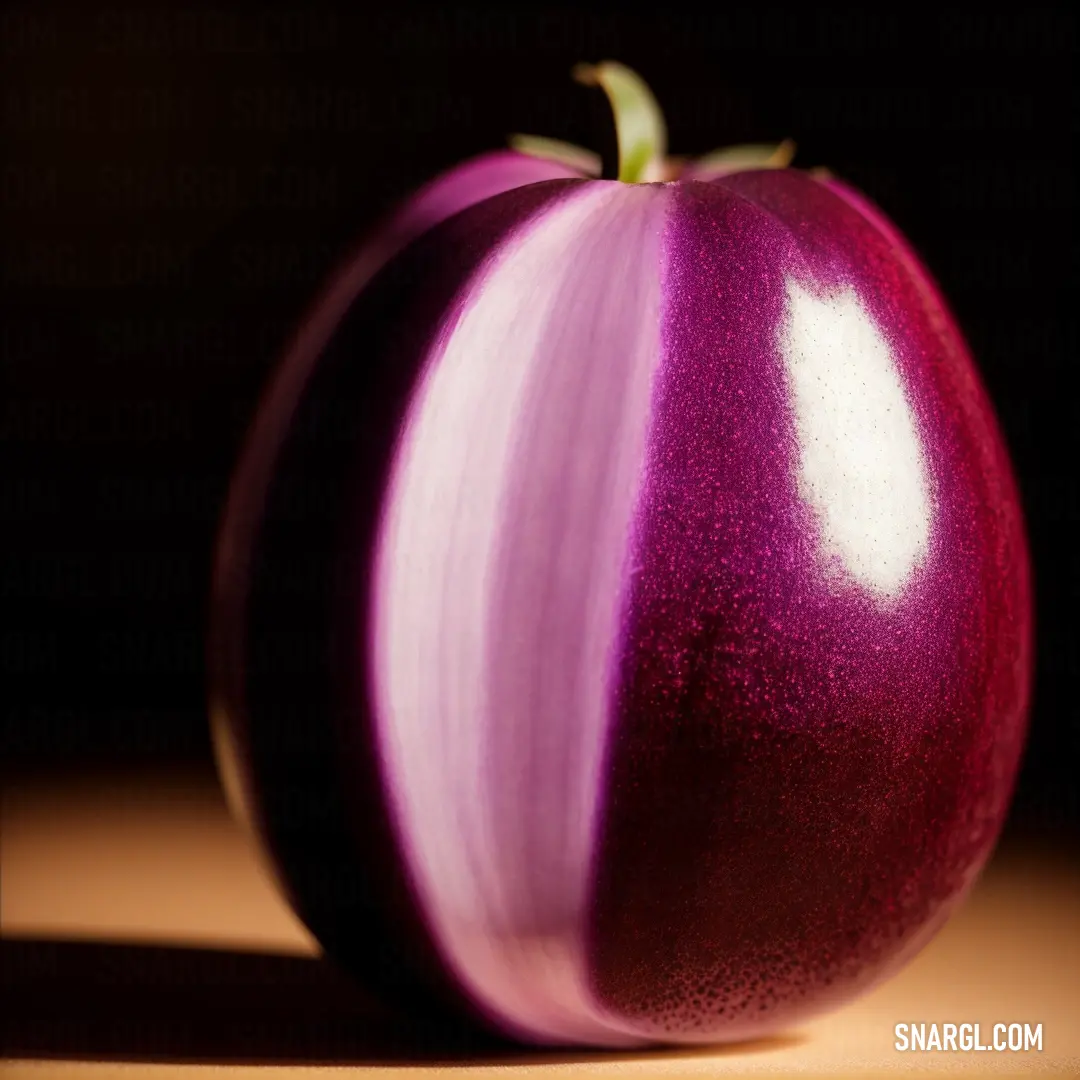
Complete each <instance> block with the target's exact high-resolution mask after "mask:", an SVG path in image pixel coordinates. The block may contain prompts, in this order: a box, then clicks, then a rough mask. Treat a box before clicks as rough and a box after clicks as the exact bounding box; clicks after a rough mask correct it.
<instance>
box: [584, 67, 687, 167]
mask: <svg viewBox="0 0 1080 1080" xmlns="http://www.w3.org/2000/svg"><path fill="white" fill-rule="evenodd" d="M573 75H574V78H575V79H577V81H578V82H580V83H582V84H583V85H585V86H599V87H600V88H601V89H602V90H603V91H604V93H605V94H607V98H608V101H609V102H610V103H611V111H612V113H613V114H614V116H615V135H616V138H617V139H618V143H619V180H621V181H622V182H623V183H624V184H647V183H651V182H654V181H657V180H662V179H664V157H665V155H666V154H667V126H666V125H665V123H664V114H663V113H662V112H661V111H660V106H659V105H658V104H657V103H656V98H654V97H653V95H652V91H651V90H650V89H649V88H648V87H647V86H646V85H645V82H644V81H643V80H642V79H641V77H640V76H639V75H637V74H635V73H634V72H633V71H631V70H630V69H629V68H628V67H625V66H624V65H623V64H618V63H615V61H613V60H606V61H604V63H602V64H578V65H577V66H576V67H575V68H574V71H573Z"/></svg>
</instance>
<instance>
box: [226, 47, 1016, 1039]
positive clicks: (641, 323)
mask: <svg viewBox="0 0 1080 1080" xmlns="http://www.w3.org/2000/svg"><path fill="white" fill-rule="evenodd" d="M584 77H585V78H587V79H590V80H591V81H594V82H599V83H600V84H601V85H603V86H604V88H605V89H606V90H607V92H608V93H609V96H610V97H611V98H612V101H613V104H614V106H615V110H616V116H617V121H618V125H619V137H620V159H621V174H620V175H621V179H620V181H602V180H595V179H589V178H587V177H586V176H584V175H583V173H582V167H583V166H584V168H586V169H589V170H593V163H592V162H591V161H590V159H589V158H588V157H587V156H583V155H582V154H581V152H577V151H573V152H572V153H568V152H567V151H566V148H563V147H555V148H554V151H553V149H552V145H551V144H544V143H542V142H541V141H539V140H524V141H521V142H519V144H518V145H523V146H526V147H527V148H528V149H530V150H531V151H534V152H542V153H546V154H550V153H552V152H554V153H556V154H557V156H559V157H560V159H561V160H560V161H553V160H551V159H550V158H539V157H536V156H532V155H530V154H523V153H520V152H516V153H515V152H504V153H499V154H492V155H489V156H486V157H482V158H479V159H476V160H474V161H472V162H468V163H466V164H465V165H462V166H460V167H459V168H458V169H456V170H453V171H451V172H450V173H448V174H446V175H445V176H443V177H441V178H439V179H438V180H436V181H434V182H433V183H432V184H431V185H429V186H428V187H427V188H426V189H424V190H423V191H422V192H420V193H419V194H418V195H417V196H415V197H414V198H413V199H412V200H411V201H410V202H408V203H406V204H405V206H404V207H403V208H402V210H401V211H399V213H398V215H397V216H396V217H394V218H393V219H392V220H391V221H390V222H389V223H388V224H387V225H386V226H384V227H383V228H382V230H381V231H379V232H378V233H377V234H376V236H375V237H374V238H373V239H372V240H371V241H370V242H369V244H368V245H366V246H365V247H364V248H363V249H362V250H361V251H360V253H359V254H358V255H357V256H356V258H355V260H353V261H352V262H351V263H350V264H349V265H348V266H347V267H346V268H345V269H344V271H343V273H342V274H341V275H340V276H339V277H338V279H337V281H336V282H335V284H334V285H333V286H332V287H331V289H330V290H329V292H328V294H327V296H326V297H325V298H324V300H323V301H322V302H321V303H320V304H319V305H318V306H317V307H316V308H315V310H314V313H313V315H312V316H311V318H310V319H309V320H308V322H307V323H306V325H305V326H304V327H303V329H302V330H301V332H300V334H299V335H298V337H297V340H296V342H295V343H294V345H293V347H292V348H291V350H290V351H289V353H288V355H287V356H286V358H285V360H284V362H283V365H282V367H281V369H280V371H279V373H278V376H277V380H276V382H275V384H274V385H273V387H272V389H271V392H270V394H269V396H268V398H267V400H266V403H265V405H264V407H263V409H262V411H261V413H260V416H259V418H258V420H257V423H256V425H255V428H254V430H253V433H252V435H251V438H250V440H249V443H248V446H247V449H246V451H245V455H244V458H243V460H242V462H241V464H240V467H239V469H238V472H237V476H236V479H235V482H234V486H233V490H232V493H231V496H230V502H229V507H228V510H227V514H226V519H225V524H224V528H223V533H222V538H221V547H220V552H219V562H218V570H217V577H216V585H215V613H216V615H215V622H214V627H213V636H212V644H211V661H212V664H213V667H214V672H215V677H214V689H213V709H214V716H215V735H216V738H217V743H218V748H219V758H220V760H221V762H222V767H223V772H224V774H225V777H226V781H227V783H228V784H229V786H230V788H231V790H232V793H233V795H234V796H235V798H236V800H237V801H238V802H239V803H243V804H244V806H245V807H246V810H245V813H247V814H248V815H249V817H250V818H251V820H252V823H253V825H254V827H255V828H256V830H257V831H258V833H259V834H260V836H261V837H262V838H263V840H264V841H265V843H266V845H267V846H268V848H269V850H270V852H271V854H272V857H273V859H274V860H275V864H276V866H277V868H278V871H279V875H280V876H281V878H282V880H283V883H284V885H285V887H286V888H287V889H288V890H289V891H290V893H291V895H292V897H293V899H294V902H295V904H296V906H297V908H298V910H299V912H300V913H301V915H302V916H303V917H304V918H305V919H306V920H307V922H308V924H309V925H310V926H311V927H312V929H313V931H314V932H315V933H316V935H317V936H319V937H320V939H321V940H322V941H323V943H324V944H325V945H326V947H327V949H328V951H329V952H330V953H331V954H332V955H336V956H338V957H340V958H341V959H342V960H343V961H344V962H345V963H346V964H348V965H349V966H350V967H351V968H352V969H353V970H355V971H356V972H357V973H358V974H359V976H360V977H361V978H363V979H365V980H366V981H368V982H370V983H371V984H372V985H374V986H375V987H376V988H377V989H378V990H379V991H380V992H382V993H384V994H385V995H387V996H388V997H389V998H393V999H396V1000H397V1001H398V1002H399V1003H404V1002H408V1003H410V1005H411V1007H414V1008H416V1009H419V1010H425V1011H428V1012H446V1011H449V1012H451V1013H453V1012H454V1011H455V1009H458V1010H460V1011H461V1012H462V1013H463V1014H466V1015H471V1016H473V1017H475V1018H478V1019H480V1020H481V1021H482V1022H484V1023H486V1024H487V1025H488V1026H490V1027H493V1028H494V1029H496V1030H499V1031H501V1032H503V1033H505V1034H509V1035H511V1036H513V1037H516V1038H519V1039H523V1040H527V1041H534V1042H558V1043H567V1042H569V1043H588V1044H596V1045H609V1046H616V1045H632V1044H635V1043H641V1042H648V1041H721V1040H730V1039H741V1038H748V1037H753V1036H759V1035H762V1034H765V1033H768V1032H770V1031H773V1030H776V1029H777V1028H781V1027H784V1026H787V1025H789V1024H790V1023H791V1022H793V1021H794V1020H796V1019H798V1018H801V1017H803V1016H805V1015H808V1014H810V1013H812V1012H816V1011H820V1010H822V1009H825V1008H828V1007H831V1006H833V1005H834V1004H836V1003H838V1002H840V1001H842V1000H844V999H847V998H850V997H851V996H852V995H854V994H856V993H858V992H860V991H861V990H863V989H864V988H866V987H867V986H869V985H870V984H872V983H874V982H876V981H878V980H880V979H881V978H882V977H884V976H886V975H888V974H890V973H891V972H893V971H894V970H895V969H896V968H897V967H898V966H899V965H900V964H902V963H903V962H904V961H906V960H907V959H908V958H910V957H911V955H912V954H913V953H914V952H915V951H916V950H917V949H918V948H920V947H921V946H922V945H923V944H924V943H925V942H926V941H927V940H928V938H929V937H930V936H931V935H932V933H933V932H934V931H935V930H936V929H937V928H938V927H939V926H940V925H941V923H942V922H943V921H944V919H945V918H946V916H947V915H948V913H949V912H950V911H951V910H952V909H953V907H954V906H955V905H956V903H957V902H958V900H959V899H960V898H961V897H962V896H963V895H964V893H965V891H966V889H967V888H968V886H969V885H970V883H971V881H972V879H973V877H974V875H975V874H976V873H977V872H978V870H979V868H980V867H981V866H982V864H983V863H984V862H985V860H986V858H987V856H988V854H989V852H990V849H991V847H992V845H993V843H994V840H995V838H996V836H997V834H998V832H999V830H1000V827H1001V823H1002V820H1003V817H1004V814H1005V811H1006V808H1007V804H1008V800H1009V795H1010V792H1011V789H1012V785H1013V781H1014V777H1015V773H1016V768H1017V763H1018V759H1019V755H1020V752H1021V748H1022V742H1023V736H1024V730H1025V721H1026V709H1027V700H1028V694H1029V683H1030V674H1031V664H1032V659H1031V652H1032V645H1031V637H1032V633H1031V595H1030V572H1029V567H1028V555H1027V548H1026V542H1025V537H1024V531H1023V523H1022V517H1021V511H1020V505H1019V499H1018V495H1017V491H1016V488H1015V484H1014V481H1013V478H1012V474H1011V470H1010V466H1009V461H1008V458H1007V454H1006V450H1005V447H1004V444H1003V442H1002V438H1001V435H1000V433H999V431H998V428H997V425H996V422H995V420H994V416H993V412H992V409H991V406H990V403H989V401H988V399H987V396H986V393H985V391H984V389H983V387H982V386H981V384H980V382H979V378H978V374H977V372H976V370H975V367H974V365H973V363H972V361H971V359H970V356H969V354H968V351H967V348H966V346H965V344H964V341H963V339H962V337H961V335H960V333H959V331H958V329H957V327H956V325H955V323H954V321H953V319H952V317H951V315H950V314H949V312H948V309H947V308H946V306H945V303H944V301H943V299H942V297H941V295H940V293H939V292H938V290H937V288H936V286H935V285H934V283H933V281H932V280H931V278H930V276H929V274H928V272H927V271H926V269H925V268H924V267H923V266H922V265H921V263H920V262H919V260H918V259H917V257H916V256H915V254H914V253H913V252H912V250H911V248H910V247H909V246H908V245H907V243H906V242H905V241H904V240H903V238H902V237H901V236H900V234H899V233H898V232H897V230H896V229H895V227H893V226H892V225H891V224H889V223H888V222H887V221H886V220H885V219H884V217H883V216H882V215H881V213H880V211H878V210H876V209H875V208H873V207H872V206H871V205H870V204H869V203H868V202H867V201H866V200H865V199H864V198H863V197H862V196H860V195H859V194H857V193H856V192H854V191H853V190H851V189H850V188H848V187H847V186H845V185H844V184H842V183H840V182H839V181H836V180H834V179H831V178H826V177H823V176H820V175H817V174H809V173H805V172H802V171H799V170H795V169H791V168H787V167H785V166H786V163H787V159H788V158H789V157H790V153H789V148H788V147H787V144H781V147H779V148H776V149H775V150H773V149H769V148H766V149H765V150H763V151H762V150H759V148H740V149H739V150H737V151H735V152H727V153H726V154H725V155H713V156H711V157H710V158H709V159H703V160H702V161H699V162H697V163H689V164H687V163H678V164H673V163H671V162H670V161H669V160H668V159H667V158H666V157H665V156H664V138H663V129H662V124H661V122H660V120H659V117H658V113H657V112H656V110H655V106H654V103H653V102H652V99H651V96H650V95H649V94H648V91H647V90H645V89H644V87H643V86H642V85H641V84H640V82H639V81H638V80H637V79H636V77H635V76H633V74H632V73H630V72H628V71H627V70H626V69H624V68H621V67H619V66H618V65H601V66H600V67H598V68H593V69H587V70H586V71H585V72H584ZM571 150H573V148H571ZM566 161H570V162H571V164H565V162H566ZM593 171H595V170H593ZM637 181H644V182H637ZM305 500H306V504H305V505H304V506H303V507H302V510H303V512H300V511H298V509H297V507H298V504H302V503H305Z"/></svg>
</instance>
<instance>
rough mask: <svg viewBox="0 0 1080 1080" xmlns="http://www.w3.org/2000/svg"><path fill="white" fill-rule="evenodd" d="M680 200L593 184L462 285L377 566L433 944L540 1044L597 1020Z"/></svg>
mask: <svg viewBox="0 0 1080 1080" xmlns="http://www.w3.org/2000/svg"><path fill="white" fill-rule="evenodd" d="M665 201H666V192H664V191H662V190H661V189H658V188H652V189H650V188H646V187H631V186H627V185H616V184H612V185H591V186H589V187H588V188H582V189H580V191H579V192H577V193H575V194H573V195H571V196H570V197H568V198H566V199H565V200H563V201H562V202H559V203H556V204H554V205H552V206H549V207H548V208H546V209H545V210H544V211H542V213H541V214H540V215H539V216H538V218H537V219H535V220H534V221H532V222H530V223H529V224H528V225H527V226H526V227H525V228H524V229H523V230H522V232H521V233H520V234H519V235H518V236H517V237H516V238H515V239H514V240H512V241H511V242H510V243H509V244H508V246H507V248H506V249H505V250H504V251H502V252H501V253H499V255H498V256H497V257H496V259H495V261H494V263H493V264H492V265H491V266H489V267H488V268H486V269H485V270H483V271H481V273H480V275H479V276H478V279H477V280H475V281H474V282H472V283H470V285H469V286H468V299H467V301H466V306H465V309H464V310H463V311H462V313H461V314H460V316H459V318H458V319H457V322H456V324H454V325H452V326H451V327H450V328H449V330H448V332H447V333H446V335H445V337H444V339H443V341H442V342H441V343H439V344H438V345H437V346H436V349H435V355H434V356H433V357H432V359H431V361H430V362H429V366H428V369H427V371H426V373H425V376H424V380H423V383H422V385H421V387H420V389H419V391H418V394H417V396H416V399H415V400H414V402H413V405H412V407H411V410H410V415H409V417H408V421H407V427H406V429H405V431H404V433H403V439H402V442H401V446H400V450H399V454H398V457H397V464H396V467H395V471H394V475H393V477H392V481H391V485H390V489H389V494H388V501H387V506H388V509H387V514H386V517H385V519H384V522H383V527H382V531H381V536H380V541H379V547H378V552H377V562H376V578H375V581H376V587H375V610H374V631H373V642H372V648H373V660H374V675H375V680H374V681H375V685H374V687H373V690H374V693H375V703H376V710H377V716H378V720H379V730H380V736H381V743H382V749H383V753H384V756H385V760H386V767H387V775H388V776H391V777H393V778H394V785H393V789H392V790H391V793H390V796H391V799H392V802H393V805H394V809H395V815H396V818H397V821H398V825H399V829H400V831H401V833H402V835H403V836H404V837H405V838H406V850H407V857H408V858H409V863H410V872H411V875H412V878H413V881H414V884H415V885H416V887H417V889H418V892H419V894H420V898H421V902H422V904H423V907H424V910H425V912H426V913H427V915H428V918H429V919H430V920H431V923H432V926H433V929H434V932H435V936H436V940H437V941H438V942H439V944H440V946H441V948H442V950H443V952H444V955H445V956H446V958H447V960H448V962H449V963H450V964H451V966H452V967H453V968H454V969H455V970H456V972H457V974H458V976H459V978H460V979H461V980H462V982H463V983H464V985H465V986H466V987H467V988H468V989H469V990H470V991H471V992H472V993H473V994H474V996H475V997H476V998H477V999H478V1000H479V1001H480V1002H481V1003H483V1004H484V1005H485V1006H486V1007H487V1008H488V1009H489V1010H490V1011H492V1012H494V1013H496V1014H497V1015H499V1016H501V1017H502V1018H503V1019H504V1020H507V1021H509V1022H511V1023H512V1024H513V1025H515V1026H517V1027H518V1029H519V1030H520V1031H521V1032H523V1033H525V1034H527V1035H529V1036H531V1037H533V1038H548V1039H553V1040H589V1041H594V1042H600V1043H605V1042H606V1043H608V1044H609V1045H629V1044H632V1043H634V1042H638V1041H640V1040H639V1039H636V1038H630V1037H627V1036H625V1035H624V1034H622V1033H620V1032H619V1030H618V1028H617V1026H613V1022H612V1021H611V1020H610V1019H609V1018H605V1017H603V1016H602V1015H600V1013H599V1011H598V1008H597V1006H596V1004H595V1003H594V1002H593V1000H592V999H591V997H590V995H589V992H588V988H587V979H586V972H585V957H584V940H583V935H584V920H585V915H586V907H587V903H588V890H589V887H590V882H591V877H592V871H591V860H592V858H593V854H594V852H593V848H594V844H595V826H596V815H597V809H598V798H599V796H600V788H601V784H600V780H599V770H600V768H601V765H602V760H603V753H604V749H605V741H606V736H607V726H608V722H609V708H610V700H609V698H610V681H611V668H612V663H613V660H614V656H613V650H614V646H615V643H616V640H617V633H618V621H619V613H620V612H619V609H620V604H621V601H622V587H623V567H622V566H621V565H620V563H619V559H618V558H617V557H613V554H615V555H617V553H618V552H619V550H620V549H621V547H622V546H624V545H625V544H626V542H627V538H628V531H629V523H630V519H631V516H632V513H633V507H634V504H635V501H636V498H637V492H638V486H639V483H640V478H641V469H642V461H643V458H644V444H645V437H646V426H647V419H648V408H647V406H648V401H649V399H650V390H651V379H652V372H653V370H654V369H655V366H656V364H657V362H658V359H659V322H660V320H659V291H660V285H659V274H660V259H659V253H658V247H659V234H660V229H661V223H662V216H663V208H664V206H665V204H666V202H665Z"/></svg>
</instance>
